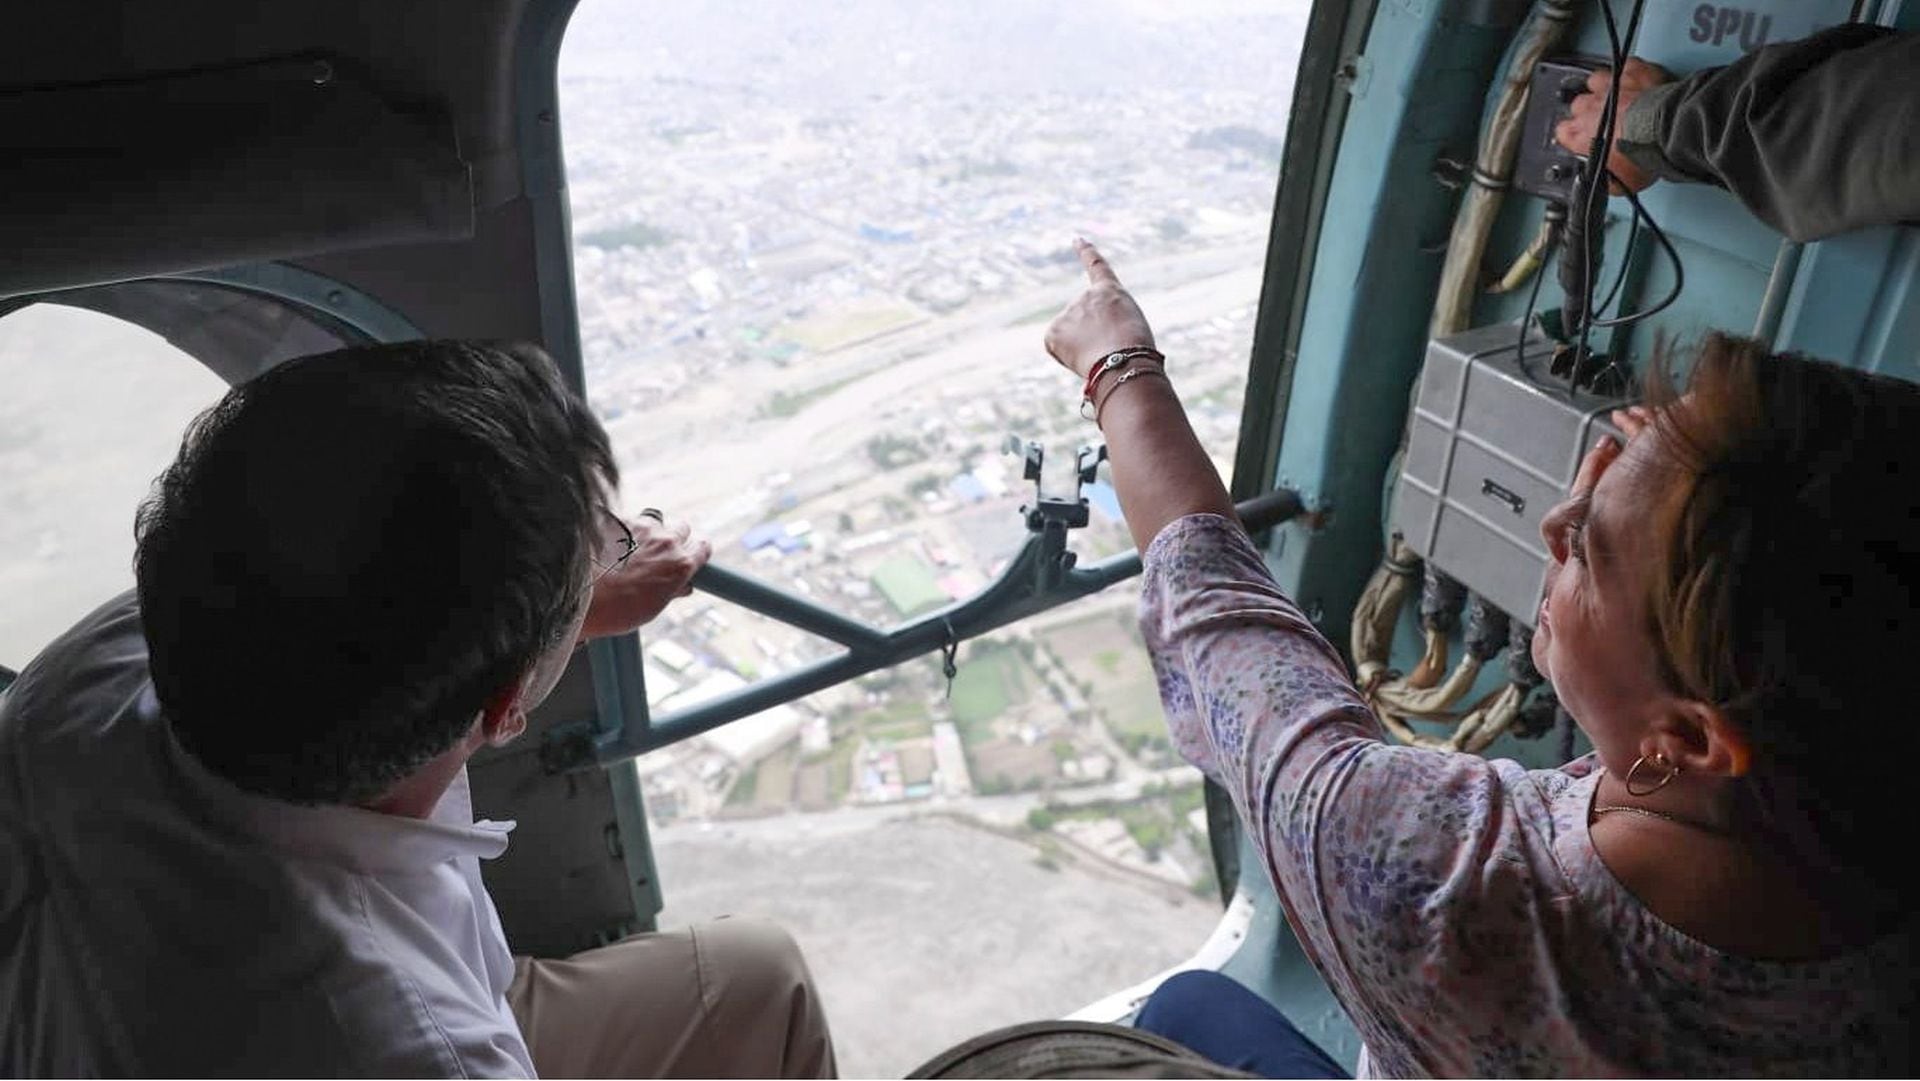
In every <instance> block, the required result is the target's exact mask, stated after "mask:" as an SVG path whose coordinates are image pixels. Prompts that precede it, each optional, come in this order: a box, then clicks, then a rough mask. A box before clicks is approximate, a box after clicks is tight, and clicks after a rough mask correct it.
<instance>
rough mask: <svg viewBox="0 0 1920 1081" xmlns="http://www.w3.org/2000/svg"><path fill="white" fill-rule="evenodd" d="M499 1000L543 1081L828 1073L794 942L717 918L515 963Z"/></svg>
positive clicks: (823, 1038) (824, 1041)
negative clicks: (504, 1000)
mask: <svg viewBox="0 0 1920 1081" xmlns="http://www.w3.org/2000/svg"><path fill="white" fill-rule="evenodd" d="M514 962H515V963H514V975H513V986H512V987H510V988H509V989H508V990H507V1002H508V1004H509V1005H511V1006H512V1007H513V1015H514V1017H515V1018H516V1019H518V1020H519V1022H520V1031H521V1033H522V1034H523V1035H524V1036H525V1037H526V1041H527V1049H528V1051H530V1052H531V1053H532V1055H533V1065H534V1068H535V1069H536V1070H539V1071H540V1073H541V1075H542V1076H545V1077H726V1078H733V1077H832V1076H833V1075H834V1062H833V1041H832V1039H831V1038H830V1037H829V1036H828V1034H827V1022H826V1017H825V1016H824V1015H823V1014H822V1012H821V1010H820V996H819V994H818V993H817V992H816V991H815V990H814V988H813V979H812V977H811V976H810V975H809V974H808V973H807V965H806V962H805V961H804V960H802V959H801V957H800V948H799V947H798V946H796V945H794V942H793V939H792V938H790V937H788V936H787V933H786V932H785V931H782V930H780V929H779V928H778V927H775V926H774V925H773V924H771V923H767V922H764V921H762V920H753V919H740V918H723V919H719V920H715V921H713V922H712V923H703V924H699V925H697V926H694V927H689V928H685V929H682V930H678V931H667V932H662V933H660V934H650V935H637V936H635V937H633V938H629V939H626V940H625V941H622V942H616V943H614V944H613V945H611V946H603V947H601V948H600V949H597V950H588V951H587V952H585V953H580V954H575V955H574V956H572V957H569V958H566V959H565V960H535V959H532V958H527V957H517V958H515V959H514Z"/></svg>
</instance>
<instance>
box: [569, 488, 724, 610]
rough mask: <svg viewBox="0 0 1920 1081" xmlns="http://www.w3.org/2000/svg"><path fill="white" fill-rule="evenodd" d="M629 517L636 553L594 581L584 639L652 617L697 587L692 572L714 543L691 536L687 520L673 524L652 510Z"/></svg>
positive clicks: (700, 564)
mask: <svg viewBox="0 0 1920 1081" xmlns="http://www.w3.org/2000/svg"><path fill="white" fill-rule="evenodd" d="M626 521H627V528H629V529H631V530H632V531H633V539H634V543H635V547H634V550H633V554H632V555H630V556H628V557H627V558H626V560H625V561H624V562H622V563H621V564H620V565H619V566H617V567H615V568H613V569H612V570H610V571H608V572H606V573H605V574H603V575H602V576H601V577H600V580H599V581H598V582H596V583H595V584H594V587H593V599H592V600H590V601H589V602H588V603H587V621H586V623H585V624H583V625H582V626H581V628H580V639H581V640H582V641H585V640H587V639H589V638H604V637H606V636H607V635H611V634H625V633H627V632H628V631H631V630H633V629H634V628H636V627H639V626H640V625H641V624H644V623H650V622H652V621H653V619H654V617H656V616H658V615H659V614H660V613H661V611H663V610H664V609H665V608H666V607H667V605H668V603H670V602H671V601H673V600H674V599H675V598H676V597H684V596H686V595H687V594H688V593H691V592H692V591H693V585H692V582H693V576H694V573H695V572H697V571H698V570H699V569H700V568H701V567H704V566H706V565H707V560H708V559H709V558H711V557H712V555H713V548H712V546H711V545H709V544H708V543H707V542H706V541H703V540H700V541H697V540H694V539H692V531H691V530H690V529H688V528H687V526H686V525H684V524H682V525H674V526H669V525H667V524H666V523H665V522H664V521H661V520H660V519H658V518H655V517H653V516H652V515H641V516H640V517H638V518H634V519H631V520H626ZM615 554H616V555H617V554H618V553H617V552H616V553H615Z"/></svg>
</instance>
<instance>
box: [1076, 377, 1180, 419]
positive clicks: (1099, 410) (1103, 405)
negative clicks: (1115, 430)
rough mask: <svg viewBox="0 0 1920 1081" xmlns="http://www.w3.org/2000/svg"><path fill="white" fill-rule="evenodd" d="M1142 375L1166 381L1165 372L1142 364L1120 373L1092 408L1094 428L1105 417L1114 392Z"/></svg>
mask: <svg viewBox="0 0 1920 1081" xmlns="http://www.w3.org/2000/svg"><path fill="white" fill-rule="evenodd" d="M1143 375H1157V376H1159V377H1160V378H1162V379H1166V378H1167V370H1166V369H1165V368H1161V367H1156V366H1149V365H1145V364H1142V365H1140V366H1139V367H1136V368H1131V369H1129V370H1127V371H1125V372H1122V373H1121V374H1120V378H1118V379H1116V380H1114V381H1113V385H1112V386H1110V387H1108V388H1107V392H1106V393H1105V394H1102V395H1101V396H1100V401H1099V402H1098V404H1096V405H1095V406H1094V407H1093V424H1094V427H1096V428H1097V427H1099V426H1100V418H1101V417H1102V416H1105V415H1106V412H1107V402H1108V401H1109V400H1110V399H1111V398H1112V397H1113V396H1114V394H1115V392H1117V391H1118V390H1119V389H1120V388H1121V387H1124V386H1126V385H1127V382H1128V381H1129V380H1132V379H1138V378H1139V377H1141V376H1143ZM1168 382H1172V380H1168Z"/></svg>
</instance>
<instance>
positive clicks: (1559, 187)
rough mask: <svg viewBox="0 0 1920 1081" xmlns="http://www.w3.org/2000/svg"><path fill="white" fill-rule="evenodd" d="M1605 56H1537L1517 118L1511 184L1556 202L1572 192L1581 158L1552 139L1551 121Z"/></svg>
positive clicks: (1554, 121) (1562, 115) (1584, 85)
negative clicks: (1524, 107)
mask: <svg viewBox="0 0 1920 1081" xmlns="http://www.w3.org/2000/svg"><path fill="white" fill-rule="evenodd" d="M1606 66H1607V64H1606V61H1604V60H1600V59H1597V58H1595V57H1587V56H1559V57H1553V58H1551V59H1547V60H1542V61H1541V62H1540V63H1539V64H1538V65H1537V66H1535V67H1534V69H1533V82H1532V87H1531V89H1530V90H1529V91H1528V94H1527V112H1526V115H1525V116H1524V117H1522V118H1521V120H1520V149H1519V153H1518V155H1517V156H1516V157H1515V158H1514V162H1513V186H1514V187H1515V188H1516V189H1518V190H1520V191H1524V192H1526V193H1527V194H1528V195H1538V196H1540V197H1541V198H1543V199H1551V200H1553V201H1554V202H1557V203H1565V202H1567V201H1568V199H1569V198H1570V197H1571V194H1572V191H1573V182H1574V180H1575V179H1576V178H1578V177H1579V175H1580V167H1581V165H1582V164H1583V159H1582V158H1581V156H1580V155H1578V154H1575V153H1573V152H1571V151H1569V150H1567V149H1566V148H1565V147H1562V146H1561V145H1560V144H1559V143H1557V142H1554V140H1553V129H1554V126H1555V125H1557V124H1559V123H1560V121H1561V120H1562V119H1564V118H1565V117H1566V115H1567V111H1568V108H1569V107H1570V106H1571V105H1572V103H1573V99H1574V98H1577V97H1579V96H1580V95H1581V94H1583V93H1585V92H1586V89H1587V77H1588V76H1589V75H1591V74H1593V73H1594V72H1595V71H1597V70H1598V69H1600V68H1603V67H1606Z"/></svg>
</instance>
